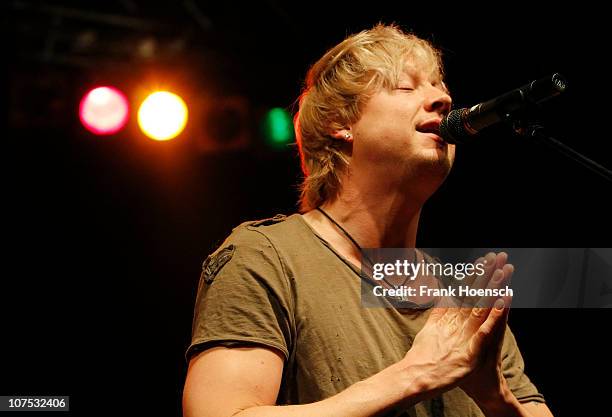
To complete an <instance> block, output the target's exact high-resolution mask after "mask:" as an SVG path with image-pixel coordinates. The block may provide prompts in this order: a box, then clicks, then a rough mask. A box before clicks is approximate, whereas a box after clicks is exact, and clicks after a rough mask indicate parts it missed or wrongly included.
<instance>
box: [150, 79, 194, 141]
mask: <svg viewBox="0 0 612 417" xmlns="http://www.w3.org/2000/svg"><path fill="white" fill-rule="evenodd" d="M187 116H188V111H187V105H186V104H185V102H184V101H183V99H182V98H180V97H179V96H177V95H176V94H174V93H170V92H168V91H156V92H155V93H153V94H151V95H149V96H148V97H147V98H146V99H145V100H144V101H143V102H142V104H141V105H140V108H139V109H138V126H140V129H141V130H142V131H143V133H144V134H145V135H147V136H148V137H150V138H151V139H154V140H160V141H161V140H169V139H173V138H175V137H176V136H178V135H179V134H180V133H181V132H182V131H183V129H184V128H185V125H186V124H187Z"/></svg>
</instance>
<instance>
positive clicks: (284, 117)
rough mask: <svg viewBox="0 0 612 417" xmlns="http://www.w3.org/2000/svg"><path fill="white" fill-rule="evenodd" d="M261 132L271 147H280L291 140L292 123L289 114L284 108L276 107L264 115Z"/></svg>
mask: <svg viewBox="0 0 612 417" xmlns="http://www.w3.org/2000/svg"><path fill="white" fill-rule="evenodd" d="M263 132H264V136H265V139H266V141H267V142H268V144H270V145H271V146H273V147H282V146H284V145H286V144H288V143H289V142H291V141H292V140H293V123H292V120H291V115H290V114H289V112H287V111H286V110H284V109H281V108H280V107H276V108H274V109H272V110H270V111H269V112H268V113H267V114H266V115H265V117H264V121H263Z"/></svg>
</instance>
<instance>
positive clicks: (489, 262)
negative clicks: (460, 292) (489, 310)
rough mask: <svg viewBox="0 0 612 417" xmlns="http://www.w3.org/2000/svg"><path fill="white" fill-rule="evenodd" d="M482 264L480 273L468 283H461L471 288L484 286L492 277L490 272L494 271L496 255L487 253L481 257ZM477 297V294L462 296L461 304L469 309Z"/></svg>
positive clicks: (475, 302)
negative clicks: (482, 269) (482, 271)
mask: <svg viewBox="0 0 612 417" xmlns="http://www.w3.org/2000/svg"><path fill="white" fill-rule="evenodd" d="M482 264H483V265H484V273H483V274H481V275H476V276H475V278H474V279H473V280H472V281H471V282H470V283H465V284H464V283H461V285H467V286H469V287H470V288H472V289H481V288H486V287H487V284H488V282H489V281H490V279H491V277H492V274H493V273H494V271H495V266H496V264H497V256H496V255H495V253H493V252H489V253H487V254H486V255H485V257H484V258H483V261H482ZM479 299H480V297H478V296H472V297H470V296H464V297H462V299H461V302H462V304H461V306H462V307H464V308H468V309H470V308H472V307H474V306H475V305H476V304H477V303H478V301H479Z"/></svg>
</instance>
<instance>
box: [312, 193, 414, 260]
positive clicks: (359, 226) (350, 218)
mask: <svg viewBox="0 0 612 417" xmlns="http://www.w3.org/2000/svg"><path fill="white" fill-rule="evenodd" d="M358 197H359V196H353V198H347V196H346V195H343V196H341V197H339V198H337V199H336V200H334V201H331V202H327V203H325V204H323V205H322V207H321V208H322V209H323V210H325V212H327V213H328V214H329V215H330V216H331V217H332V218H333V219H334V220H336V221H337V222H338V223H340V224H341V225H342V227H343V228H344V229H346V231H347V232H348V233H350V234H351V236H352V237H353V239H355V240H356V241H357V242H358V243H359V245H360V246H361V247H362V248H391V247H398V248H399V247H404V248H414V247H415V246H416V236H417V230H418V225H419V216H420V214H421V207H422V205H421V204H412V203H411V202H410V201H398V199H397V198H393V197H391V196H389V197H388V198H385V199H371V198H368V202H369V203H370V204H366V201H360V200H362V199H360V198H358Z"/></svg>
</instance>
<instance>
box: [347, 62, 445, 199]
mask: <svg viewBox="0 0 612 417" xmlns="http://www.w3.org/2000/svg"><path fill="white" fill-rule="evenodd" d="M450 108H451V98H450V96H449V95H448V93H447V92H446V89H445V87H444V85H443V84H442V82H441V81H440V80H439V79H437V77H436V76H435V74H434V75H432V74H429V73H427V72H426V71H425V70H423V69H420V68H407V69H406V71H404V74H403V75H402V76H401V78H400V82H399V84H398V86H397V88H395V89H393V90H391V91H389V90H386V89H382V90H381V91H379V92H377V93H376V94H374V96H372V97H371V99H370V100H369V101H368V102H367V103H366V104H365V106H364V107H363V109H362V114H361V118H360V119H359V120H358V121H357V122H356V123H354V124H353V125H352V130H353V135H354V137H355V141H354V143H353V153H352V161H351V165H352V166H353V167H354V168H355V169H361V168H363V169H366V170H371V169H374V172H380V171H381V169H380V168H382V170H383V171H386V172H387V173H388V175H391V176H394V177H395V176H397V178H398V180H401V179H402V178H403V177H406V178H408V177H409V178H415V177H416V178H418V179H419V180H420V181H419V185H420V186H423V187H425V191H427V190H428V189H430V188H432V187H433V190H435V189H436V188H437V187H438V186H439V185H440V184H441V182H442V181H443V180H444V178H445V177H446V175H447V174H448V172H449V171H450V168H451V166H452V164H453V161H454V158H455V146H454V145H450V144H447V143H446V142H444V141H443V140H442V139H441V138H440V136H439V135H438V134H436V132H438V127H439V124H440V121H441V120H442V117H444V116H445V115H446V114H448V112H449V111H450ZM421 180H422V181H421ZM433 190H432V191H433Z"/></svg>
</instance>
